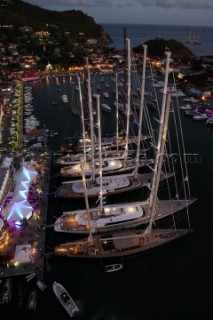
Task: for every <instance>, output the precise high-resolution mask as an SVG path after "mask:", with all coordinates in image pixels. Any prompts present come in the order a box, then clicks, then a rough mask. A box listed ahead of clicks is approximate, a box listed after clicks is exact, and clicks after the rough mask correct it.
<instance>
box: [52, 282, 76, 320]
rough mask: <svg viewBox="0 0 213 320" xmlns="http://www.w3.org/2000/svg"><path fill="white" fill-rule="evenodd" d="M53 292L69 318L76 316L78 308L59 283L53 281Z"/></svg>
mask: <svg viewBox="0 0 213 320" xmlns="http://www.w3.org/2000/svg"><path fill="white" fill-rule="evenodd" d="M53 291H54V293H55V295H56V297H57V298H58V300H59V301H60V303H61V304H62V306H63V307H64V309H65V310H66V311H67V312H68V314H69V316H70V317H71V318H73V317H74V316H76V315H77V314H78V312H79V308H78V307H77V305H76V303H75V301H74V300H73V299H72V298H71V296H70V295H69V293H68V292H67V290H66V289H65V288H64V287H63V286H62V285H61V284H60V283H58V282H56V281H55V282H54V283H53Z"/></svg>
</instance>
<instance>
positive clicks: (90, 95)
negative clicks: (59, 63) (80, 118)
mask: <svg viewBox="0 0 213 320" xmlns="http://www.w3.org/2000/svg"><path fill="white" fill-rule="evenodd" d="M86 62H87V73H88V77H87V86H88V106H89V120H90V139H91V157H92V159H91V164H92V181H94V180H95V160H94V124H93V113H92V94H91V79H90V72H89V62H88V58H86Z"/></svg>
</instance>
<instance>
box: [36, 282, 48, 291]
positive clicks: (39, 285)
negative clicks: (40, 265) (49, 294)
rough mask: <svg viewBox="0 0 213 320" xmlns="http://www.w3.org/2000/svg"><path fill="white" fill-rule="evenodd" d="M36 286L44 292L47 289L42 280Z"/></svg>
mask: <svg viewBox="0 0 213 320" xmlns="http://www.w3.org/2000/svg"><path fill="white" fill-rule="evenodd" d="M36 285H37V287H38V288H39V289H40V290H41V291H44V290H45V289H46V287H47V286H46V284H45V283H44V282H43V281H41V280H38V281H37V282H36Z"/></svg>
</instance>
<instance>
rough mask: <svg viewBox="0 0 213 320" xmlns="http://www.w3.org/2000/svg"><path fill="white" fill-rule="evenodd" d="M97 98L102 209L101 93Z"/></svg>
mask: <svg viewBox="0 0 213 320" xmlns="http://www.w3.org/2000/svg"><path fill="white" fill-rule="evenodd" d="M96 100H97V118H98V119H97V127H98V149H99V170H100V171H99V177H100V210H101V211H102V210H103V181H102V152H101V151H102V150H101V117H100V95H99V94H97V95H96Z"/></svg>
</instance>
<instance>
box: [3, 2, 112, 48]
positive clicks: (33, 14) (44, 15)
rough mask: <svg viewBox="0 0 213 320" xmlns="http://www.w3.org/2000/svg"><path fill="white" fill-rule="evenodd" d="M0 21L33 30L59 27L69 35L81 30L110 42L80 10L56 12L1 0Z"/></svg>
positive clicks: (86, 34)
mask: <svg viewBox="0 0 213 320" xmlns="http://www.w3.org/2000/svg"><path fill="white" fill-rule="evenodd" d="M0 21H1V24H12V25H14V26H30V27H32V28H33V29H34V30H41V29H42V30H48V31H49V29H50V28H52V29H60V31H66V32H69V33H70V35H71V36H76V35H77V34H78V33H79V32H81V33H84V34H85V36H86V37H87V38H89V37H93V38H97V39H101V40H102V41H103V42H106V43H109V42H111V39H110V37H109V35H108V34H107V33H106V32H105V31H104V30H103V28H102V27H101V26H100V25H98V24H96V23H95V21H94V19H93V18H92V17H89V16H87V15H86V14H84V13H83V12H82V11H80V10H70V11H63V12H57V11H51V10H46V9H42V8H40V7H38V6H34V5H31V4H29V3H26V2H24V1H21V0H1V2H0Z"/></svg>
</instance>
